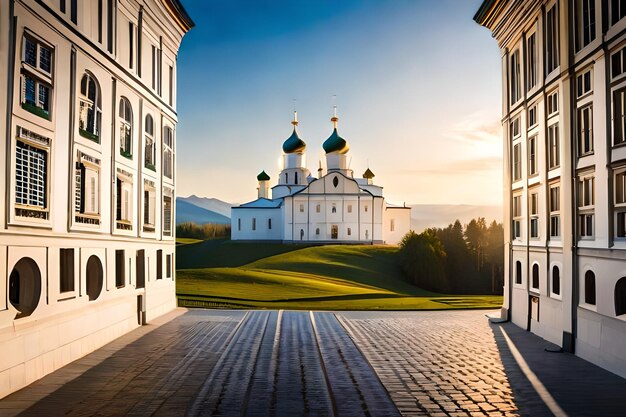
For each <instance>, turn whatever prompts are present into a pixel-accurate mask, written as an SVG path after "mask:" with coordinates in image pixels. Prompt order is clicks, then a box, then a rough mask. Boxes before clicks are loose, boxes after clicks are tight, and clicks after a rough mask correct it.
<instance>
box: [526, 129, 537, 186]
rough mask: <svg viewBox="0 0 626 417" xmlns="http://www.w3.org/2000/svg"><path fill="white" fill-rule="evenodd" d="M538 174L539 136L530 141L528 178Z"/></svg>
mask: <svg viewBox="0 0 626 417" xmlns="http://www.w3.org/2000/svg"><path fill="white" fill-rule="evenodd" d="M536 174H537V136H533V137H532V138H530V139H528V176H529V177H530V176H533V175H536Z"/></svg>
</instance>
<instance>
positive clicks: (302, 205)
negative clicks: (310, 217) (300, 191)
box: [300, 204, 304, 213]
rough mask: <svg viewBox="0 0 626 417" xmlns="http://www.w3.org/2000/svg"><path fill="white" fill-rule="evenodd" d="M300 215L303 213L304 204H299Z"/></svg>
mask: <svg viewBox="0 0 626 417" xmlns="http://www.w3.org/2000/svg"><path fill="white" fill-rule="evenodd" d="M300 213H304V204H300Z"/></svg>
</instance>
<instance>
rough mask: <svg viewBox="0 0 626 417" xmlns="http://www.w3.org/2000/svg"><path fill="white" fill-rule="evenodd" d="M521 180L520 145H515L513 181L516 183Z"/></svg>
mask: <svg viewBox="0 0 626 417" xmlns="http://www.w3.org/2000/svg"><path fill="white" fill-rule="evenodd" d="M521 178H522V145H521V144H519V143H518V144H516V145H514V146H513V181H518V180H520V179H521Z"/></svg>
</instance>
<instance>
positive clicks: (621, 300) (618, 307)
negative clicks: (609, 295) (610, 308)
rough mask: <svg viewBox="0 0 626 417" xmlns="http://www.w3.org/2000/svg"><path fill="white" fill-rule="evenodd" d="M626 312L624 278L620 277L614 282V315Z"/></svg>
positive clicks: (625, 283) (625, 285)
mask: <svg viewBox="0 0 626 417" xmlns="http://www.w3.org/2000/svg"><path fill="white" fill-rule="evenodd" d="M622 314H626V278H620V279H619V281H617V284H615V315H616V316H621V315H622Z"/></svg>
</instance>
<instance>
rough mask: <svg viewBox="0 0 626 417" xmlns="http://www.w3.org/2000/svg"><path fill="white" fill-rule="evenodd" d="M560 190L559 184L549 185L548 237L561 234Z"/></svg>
mask: <svg viewBox="0 0 626 417" xmlns="http://www.w3.org/2000/svg"><path fill="white" fill-rule="evenodd" d="M560 191H561V187H560V186H559V185H553V186H551V187H550V237H559V236H561V216H560V206H561V201H560V198H561V196H560Z"/></svg>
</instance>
